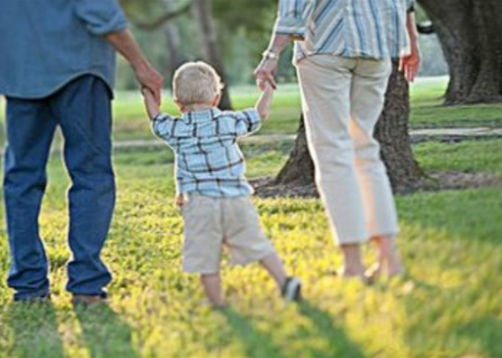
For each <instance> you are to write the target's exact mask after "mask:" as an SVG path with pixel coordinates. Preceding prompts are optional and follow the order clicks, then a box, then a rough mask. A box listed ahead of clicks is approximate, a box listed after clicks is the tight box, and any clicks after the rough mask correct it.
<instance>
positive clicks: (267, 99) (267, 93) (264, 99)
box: [255, 82, 274, 121]
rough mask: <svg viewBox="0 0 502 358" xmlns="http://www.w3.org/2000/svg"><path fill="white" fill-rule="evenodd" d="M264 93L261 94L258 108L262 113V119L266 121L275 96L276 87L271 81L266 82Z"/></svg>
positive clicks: (259, 112) (257, 104) (257, 103)
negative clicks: (273, 86)
mask: <svg viewBox="0 0 502 358" xmlns="http://www.w3.org/2000/svg"><path fill="white" fill-rule="evenodd" d="M264 87H265V88H264V89H263V93H262V94H261V96H260V98H259V99H258V102H256V106H255V108H256V110H257V111H258V114H259V115H260V118H261V119H262V121H266V120H267V119H268V116H269V114H270V104H271V103H272V98H273V97H274V89H273V88H272V86H271V85H270V83H268V82H265V84H264Z"/></svg>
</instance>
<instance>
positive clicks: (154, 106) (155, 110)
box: [142, 88, 174, 144]
mask: <svg viewBox="0 0 502 358" xmlns="http://www.w3.org/2000/svg"><path fill="white" fill-rule="evenodd" d="M142 93H143V97H144V102H145V108H146V112H147V113H148V117H149V118H150V121H151V122H152V130H153V133H154V134H155V135H156V136H157V137H159V138H161V139H163V140H165V141H166V142H167V143H168V144H169V140H170V139H171V138H172V135H173V133H172V132H173V122H174V120H173V118H172V117H170V116H169V115H167V114H162V113H161V111H160V105H159V102H157V99H156V98H155V96H154V94H153V93H152V92H151V91H150V90H149V89H146V88H144V89H143V90H142Z"/></svg>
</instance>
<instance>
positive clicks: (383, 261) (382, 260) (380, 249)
mask: <svg viewBox="0 0 502 358" xmlns="http://www.w3.org/2000/svg"><path fill="white" fill-rule="evenodd" d="M371 242H372V243H373V244H374V245H375V246H376V248H377V262H376V263H375V264H374V265H373V267H372V269H371V272H370V276H378V275H380V274H381V273H382V272H383V271H384V270H385V269H386V270H387V273H388V274H389V276H396V275H401V274H402V273H403V271H404V269H403V265H402V263H401V259H400V258H399V253H398V251H397V248H396V238H395V237H394V236H384V235H380V236H374V237H372V238H371Z"/></svg>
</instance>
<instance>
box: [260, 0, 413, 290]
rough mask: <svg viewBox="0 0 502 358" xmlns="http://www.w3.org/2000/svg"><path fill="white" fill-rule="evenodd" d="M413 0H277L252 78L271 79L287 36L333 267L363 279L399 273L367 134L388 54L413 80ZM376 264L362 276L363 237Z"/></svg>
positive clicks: (394, 229)
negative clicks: (336, 251)
mask: <svg viewBox="0 0 502 358" xmlns="http://www.w3.org/2000/svg"><path fill="white" fill-rule="evenodd" d="M412 1H413V0H378V1H374V0H280V1H279V14H278V19H277V22H276V26H275V29H274V33H273V35H272V39H271V41H270V45H269V48H268V50H267V51H265V52H264V58H263V61H262V62H261V64H260V65H259V67H258V68H257V70H256V72H255V75H256V78H257V80H258V85H259V86H263V83H265V82H269V83H271V84H272V85H273V86H275V81H274V73H275V71H276V69H277V60H278V58H279V55H280V53H281V52H282V50H283V49H284V47H285V46H286V45H287V44H288V43H289V42H290V41H291V40H295V41H296V43H295V60H294V63H295V65H296V67H297V72H298V78H299V84H300V90H301V95H302V107H303V113H304V117H305V122H306V134H307V139H308V143H309V148H310V152H311V154H312V157H313V160H314V163H315V166H316V182H317V186H318V188H319V191H320V193H321V196H322V199H323V202H324V204H325V206H326V211H327V214H328V217H329V219H330V222H331V226H332V229H333V233H334V236H335V239H336V241H337V243H338V244H339V245H340V246H341V251H342V254H343V256H344V265H343V267H342V270H341V274H342V275H343V276H345V277H359V278H362V279H363V280H366V279H367V278H368V275H369V276H376V275H378V274H380V273H381V272H382V271H383V270H386V271H387V273H388V274H390V275H397V274H400V273H402V270H403V268H402V265H401V262H400V259H399V256H398V254H397V251H396V249H395V239H396V236H397V233H398V225H397V215H396V209H395V205H394V201H393V198H392V192H391V187H390V184H389V179H388V177H387V173H386V170H385V166H384V164H383V163H382V160H381V158H380V147H379V144H378V142H377V141H376V140H375V139H374V138H373V132H374V127H375V124H376V122H377V120H378V118H379V116H380V114H381V111H382V109H383V105H384V97H385V92H386V88H387V83H388V79H389V76H390V73H391V69H392V65H391V58H398V57H400V58H401V70H403V71H404V74H405V76H406V78H407V79H408V80H409V81H413V79H414V77H415V74H416V72H417V71H418V69H419V65H420V54H419V48H418V40H417V33H416V31H415V17H414V12H413V4H412ZM368 239H369V240H371V241H373V242H375V243H376V245H377V248H378V261H377V263H376V265H375V266H374V267H373V269H372V270H371V272H366V273H365V268H364V266H363V264H362V259H361V249H360V245H361V243H363V242H365V241H367V240H368Z"/></svg>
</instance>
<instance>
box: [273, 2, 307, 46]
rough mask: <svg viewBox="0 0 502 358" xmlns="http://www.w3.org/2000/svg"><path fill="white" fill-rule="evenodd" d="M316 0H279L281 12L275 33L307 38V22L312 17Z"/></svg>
mask: <svg viewBox="0 0 502 358" xmlns="http://www.w3.org/2000/svg"><path fill="white" fill-rule="evenodd" d="M315 3H316V0H279V12H278V15H277V21H276V23H275V28H274V33H275V34H277V35H289V36H293V37H297V38H305V31H306V29H307V23H308V21H309V19H310V18H311V17H312V13H313V11H314V8H315Z"/></svg>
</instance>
